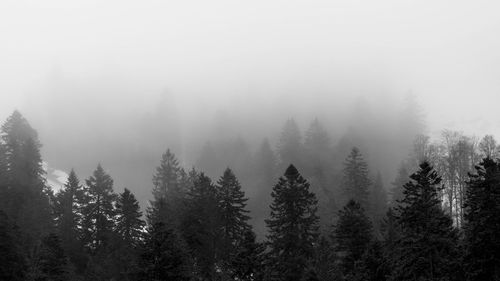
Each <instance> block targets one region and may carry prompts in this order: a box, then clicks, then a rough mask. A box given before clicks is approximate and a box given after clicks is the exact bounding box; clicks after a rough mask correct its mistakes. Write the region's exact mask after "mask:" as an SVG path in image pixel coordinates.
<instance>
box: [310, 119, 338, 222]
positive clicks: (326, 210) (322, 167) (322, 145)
mask: <svg viewBox="0 0 500 281" xmlns="http://www.w3.org/2000/svg"><path fill="white" fill-rule="evenodd" d="M304 148H305V153H306V154H305V159H306V161H305V165H304V168H305V173H304V174H305V175H306V177H307V178H308V179H309V180H310V183H311V187H312V188H313V190H312V191H313V192H314V193H315V194H316V197H317V198H318V215H319V218H320V226H321V228H322V229H323V230H327V229H328V228H329V226H330V224H331V221H332V220H333V216H334V213H335V212H334V210H336V209H337V204H336V202H335V197H334V194H333V189H332V183H331V182H330V181H329V176H330V175H329V173H328V171H329V170H331V169H332V167H331V166H332V161H331V156H332V155H331V141H330V136H329V135H328V132H327V131H326V130H325V128H324V127H323V125H322V124H321V123H320V122H319V121H318V119H317V118H316V119H314V120H313V122H312V123H311V125H310V127H309V129H308V130H307V132H306V137H305V141H304Z"/></svg>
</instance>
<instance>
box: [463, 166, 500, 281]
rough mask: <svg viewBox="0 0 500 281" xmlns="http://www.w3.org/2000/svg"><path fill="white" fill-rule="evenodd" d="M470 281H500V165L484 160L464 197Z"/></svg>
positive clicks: (469, 182)
mask: <svg viewBox="0 0 500 281" xmlns="http://www.w3.org/2000/svg"><path fill="white" fill-rule="evenodd" d="M464 207H465V221H466V223H465V226H464V229H465V239H464V240H465V259H464V261H465V264H464V265H465V272H466V275H467V280H500V239H498V235H499V233H500V163H499V162H496V161H494V160H492V159H491V158H485V159H483V160H482V161H481V163H480V164H479V165H478V166H476V173H475V174H471V175H470V180H469V181H468V182H467V190H466V196H465V206H464Z"/></svg>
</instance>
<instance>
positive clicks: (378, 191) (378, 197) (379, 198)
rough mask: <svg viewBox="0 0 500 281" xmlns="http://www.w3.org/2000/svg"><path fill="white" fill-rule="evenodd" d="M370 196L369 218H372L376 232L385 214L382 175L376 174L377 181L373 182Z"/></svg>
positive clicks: (385, 204)
mask: <svg viewBox="0 0 500 281" xmlns="http://www.w3.org/2000/svg"><path fill="white" fill-rule="evenodd" d="M370 195H371V200H370V206H371V209H372V212H371V216H372V218H373V223H374V226H375V227H376V229H377V230H379V228H380V224H381V222H382V220H383V218H384V216H385V213H386V212H387V193H386V191H385V188H384V185H383V183H382V175H380V172H378V174H377V179H376V180H375V184H374V185H373V189H372V192H371V193H370Z"/></svg>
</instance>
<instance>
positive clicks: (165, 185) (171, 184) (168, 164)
mask: <svg viewBox="0 0 500 281" xmlns="http://www.w3.org/2000/svg"><path fill="white" fill-rule="evenodd" d="M183 174H184V171H183V169H182V168H181V167H180V166H179V161H178V160H177V158H176V157H175V154H174V153H172V152H171V151H170V149H167V151H166V152H165V153H163V154H162V157H161V161H160V165H159V166H158V167H157V168H156V172H155V174H154V175H153V185H154V187H153V197H154V198H153V201H151V202H150V204H151V207H150V208H149V209H148V220H149V223H150V224H154V223H156V222H159V221H162V222H164V223H168V224H173V225H178V224H179V220H180V216H181V208H182V206H183V200H184V198H185V190H184V189H183V185H182V183H181V181H182V176H183Z"/></svg>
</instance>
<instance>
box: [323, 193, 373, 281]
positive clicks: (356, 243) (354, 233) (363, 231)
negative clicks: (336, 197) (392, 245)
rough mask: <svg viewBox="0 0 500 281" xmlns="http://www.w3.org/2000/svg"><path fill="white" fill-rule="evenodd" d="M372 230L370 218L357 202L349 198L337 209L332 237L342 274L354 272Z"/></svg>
mask: <svg viewBox="0 0 500 281" xmlns="http://www.w3.org/2000/svg"><path fill="white" fill-rule="evenodd" d="M372 231H373V230H372V224H371V222H370V219H369V218H368V217H367V215H366V214H365V211H364V209H363V208H362V207H361V205H360V204H359V203H358V202H356V201H354V200H350V201H349V202H348V203H347V205H345V206H344V208H343V209H342V210H340V211H339V220H338V222H337V224H336V226H335V230H334V234H333V239H334V241H335V250H336V251H337V253H338V254H339V255H340V260H341V266H342V273H343V274H344V276H347V275H352V274H353V273H354V269H355V263H356V261H358V260H360V259H361V257H362V256H363V254H364V253H365V251H366V250H367V249H368V245H369V244H370V242H371V241H372V239H373V234H372Z"/></svg>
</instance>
